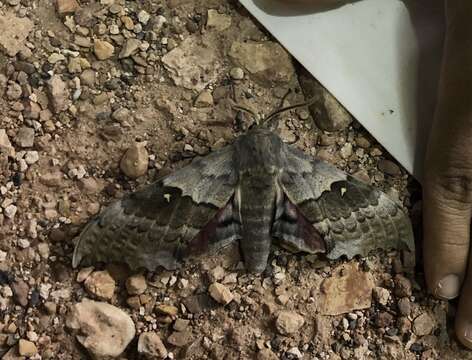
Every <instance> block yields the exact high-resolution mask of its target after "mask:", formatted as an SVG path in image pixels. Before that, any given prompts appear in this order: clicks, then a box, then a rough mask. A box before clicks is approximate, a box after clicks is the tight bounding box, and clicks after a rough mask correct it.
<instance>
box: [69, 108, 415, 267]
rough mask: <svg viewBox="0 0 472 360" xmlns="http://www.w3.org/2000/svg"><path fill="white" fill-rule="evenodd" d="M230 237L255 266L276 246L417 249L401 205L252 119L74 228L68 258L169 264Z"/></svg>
mask: <svg viewBox="0 0 472 360" xmlns="http://www.w3.org/2000/svg"><path fill="white" fill-rule="evenodd" d="M290 108H293V107H290ZM282 110H283V111H284V110H285V109H282ZM280 112H281V111H277V112H275V113H273V114H272V115H270V116H269V117H268V118H266V121H265V123H268V122H269V121H268V120H269V119H270V118H272V117H273V116H274V115H276V114H277V113H280ZM263 124H264V122H263ZM234 242H239V247H240V250H241V253H242V256H243V260H244V264H245V267H246V269H247V270H248V271H249V272H255V273H260V272H262V271H264V269H265V268H266V265H267V261H268V257H269V253H270V249H271V244H272V243H274V244H276V245H278V246H280V247H283V248H285V249H288V250H289V251H292V252H303V253H309V254H317V253H323V254H325V256H326V257H327V258H329V259H336V258H339V257H341V256H343V255H344V256H347V257H348V258H352V257H354V256H356V255H362V256H365V255H367V254H368V253H369V252H370V251H371V250H374V249H377V248H383V249H389V248H405V249H407V250H410V251H413V249H414V241H413V232H412V227H411V223H410V220H409V218H408V217H407V215H406V214H405V212H404V211H403V210H402V207H401V206H400V205H399V204H397V203H396V202H394V201H393V200H391V199H390V198H388V197H387V195H385V194H384V193H382V192H381V191H379V190H377V189H375V188H374V187H372V186H370V185H368V184H365V183H363V182H361V181H359V180H357V179H356V178H354V177H352V176H350V175H348V174H346V173H344V172H342V171H340V170H338V169H337V168H336V167H334V166H332V165H330V164H328V163H326V162H323V161H321V160H319V159H315V158H312V157H309V156H308V155H306V154H305V153H303V152H302V151H300V150H298V149H297V148H295V147H293V146H292V145H289V144H286V143H284V142H283V141H282V140H281V138H280V137H279V136H278V135H277V134H276V133H275V132H274V131H271V130H270V129H268V128H267V127H265V126H260V125H258V126H255V127H253V128H252V129H250V130H248V131H247V132H246V133H244V134H243V135H241V136H239V137H238V138H237V139H236V140H235V141H234V143H233V144H232V145H228V146H226V147H224V148H222V149H220V150H218V151H214V152H211V153H210V154H208V155H207V156H205V157H201V158H196V159H194V161H193V162H192V163H191V164H189V165H187V166H185V167H183V168H181V169H180V170H177V171H175V172H174V173H172V174H170V175H168V176H165V177H163V178H161V179H159V180H157V181H156V182H155V183H153V184H151V185H148V186H147V187H145V188H143V189H142V190H139V191H137V192H134V193H131V194H128V195H126V196H125V197H124V198H122V199H121V200H118V201H116V202H114V203H113V204H112V205H110V206H109V207H108V208H106V209H105V210H103V211H102V212H101V213H100V214H99V215H98V216H97V217H96V218H94V219H93V220H91V221H90V222H89V223H88V225H86V227H85V228H84V230H83V231H82V232H81V234H80V235H79V237H78V242H77V245H76V247H75V250H74V254H73V260H72V261H73V266H74V267H77V266H78V265H79V264H80V263H83V262H86V263H88V264H90V263H94V262H124V263H127V264H128V265H129V266H130V267H131V268H133V269H136V268H141V267H144V268H147V269H149V270H152V271H153V270H155V269H156V268H158V267H159V266H162V267H164V268H166V269H168V270H172V269H175V268H177V267H178V266H179V264H180V262H181V261H182V260H183V259H185V258H188V257H190V256H192V255H195V254H199V253H202V252H204V251H211V250H213V251H214V250H218V249H221V248H223V247H225V246H228V245H229V244H232V243H234Z"/></svg>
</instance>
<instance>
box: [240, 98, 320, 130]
mask: <svg viewBox="0 0 472 360" xmlns="http://www.w3.org/2000/svg"><path fill="white" fill-rule="evenodd" d="M314 102H315V99H314V98H311V99H309V100H308V101H305V102H302V103H298V104H294V105H289V106H285V107H281V108H278V109H276V110H274V111H272V112H271V113H269V115H267V116H261V115H259V114H256V113H255V112H254V111H253V110H251V109H249V108H246V107H244V106H241V105H238V104H233V105H232V106H233V109H235V110H238V111H243V112H245V113H247V114H249V115H251V116H252V118H253V123H252V125H251V126H250V127H249V128H250V129H252V128H254V127H257V128H265V129H269V130H275V129H276V128H277V127H278V121H277V120H278V115H280V114H282V113H284V112H287V111H290V110H293V109H297V108H299V107H303V106H310V105H312V104H313V103H314Z"/></svg>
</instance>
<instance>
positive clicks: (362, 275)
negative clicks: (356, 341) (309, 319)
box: [321, 263, 375, 315]
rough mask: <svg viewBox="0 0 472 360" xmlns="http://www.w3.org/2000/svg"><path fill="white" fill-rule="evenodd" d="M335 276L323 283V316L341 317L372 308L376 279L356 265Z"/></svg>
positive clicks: (342, 270) (344, 266)
mask: <svg viewBox="0 0 472 360" xmlns="http://www.w3.org/2000/svg"><path fill="white" fill-rule="evenodd" d="M336 272H337V273H339V275H334V276H332V277H330V278H327V279H325V280H324V281H323V283H322V285H321V291H322V293H323V298H322V310H321V311H322V314H323V315H339V314H344V313H349V312H352V311H354V310H361V309H367V308H370V306H371V304H372V290H373V289H374V287H375V284H374V279H373V278H372V275H371V274H369V273H368V272H364V271H361V270H359V269H358V267H357V265H356V264H355V263H349V264H346V265H343V266H342V269H338V270H337V271H336Z"/></svg>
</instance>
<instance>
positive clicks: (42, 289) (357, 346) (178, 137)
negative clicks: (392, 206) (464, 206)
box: [0, 0, 472, 360]
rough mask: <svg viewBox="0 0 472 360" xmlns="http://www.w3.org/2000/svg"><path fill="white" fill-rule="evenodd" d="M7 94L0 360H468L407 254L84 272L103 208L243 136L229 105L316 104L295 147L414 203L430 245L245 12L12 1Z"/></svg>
mask: <svg viewBox="0 0 472 360" xmlns="http://www.w3.org/2000/svg"><path fill="white" fill-rule="evenodd" d="M314 56H316V54H315V55H314ZM0 94H1V96H0V111H1V115H0V225H1V227H0V354H1V355H2V356H3V357H2V359H26V358H30V359H87V358H95V359H109V358H118V359H141V358H142V359H164V358H169V359H261V360H262V359H267V360H268V359H313V360H315V359H320V360H321V359H333V360H337V359H422V360H426V359H472V356H471V355H470V354H469V353H468V352H467V351H465V350H463V349H461V347H460V346H459V345H458V344H457V342H456V341H455V340H454V337H453V333H452V326H451V321H452V318H453V315H454V304H447V303H444V302H440V301H437V300H434V299H432V298H431V297H429V296H428V295H427V293H426V292H425V290H424V289H425V286H424V280H423V276H422V273H421V259H417V260H418V264H417V265H416V267H415V264H414V263H415V261H414V260H415V259H412V257H411V256H408V254H402V253H398V252H388V253H386V252H378V253H376V254H372V256H370V257H368V258H364V259H354V260H352V261H349V262H348V261H341V260H340V261H336V262H328V261H326V260H324V259H321V258H317V257H315V256H299V255H293V254H288V253H286V252H284V251H282V250H280V249H274V250H273V252H272V255H271V259H270V266H269V267H268V269H267V270H266V271H265V272H264V273H263V274H261V275H258V276H254V275H248V274H245V272H244V270H243V268H242V263H241V259H240V255H239V252H238V249H235V248H230V249H227V250H225V251H224V252H222V253H220V254H212V255H205V256H200V257H198V258H195V259H192V260H191V261H189V262H188V263H187V264H186V265H185V266H184V267H183V268H182V269H180V270H178V271H175V272H166V271H159V272H156V273H149V272H142V273H131V272H130V271H129V270H128V269H126V268H125V267H123V266H122V265H119V264H112V265H107V266H101V267H99V266H97V267H96V268H83V269H78V270H74V269H72V266H71V255H72V249H73V246H74V236H75V235H76V234H77V232H78V231H80V229H81V227H82V226H83V224H84V223H85V222H86V221H87V220H88V219H90V218H91V217H92V216H93V215H95V214H96V213H97V212H99V211H100V209H101V207H102V206H105V205H106V204H108V203H109V202H111V201H112V200H114V199H116V198H119V197H121V196H122V195H123V194H124V193H127V192H130V191H132V190H134V189H136V188H138V187H140V186H142V185H144V184H147V183H150V182H152V181H154V180H155V179H156V178H157V177H158V176H161V175H163V174H166V173H168V172H170V171H172V170H173V169H176V168H179V167H181V166H183V165H185V164H187V163H188V162H189V161H191V159H192V158H194V157H195V156H199V155H205V154H207V153H208V152H210V151H212V150H214V149H217V148H220V147H222V146H224V145H225V144H228V143H231V141H232V140H233V139H234V138H235V137H237V136H238V135H239V134H241V133H242V132H244V131H245V129H247V127H248V126H249V125H250V124H251V122H252V120H251V119H250V118H249V117H248V116H245V115H243V114H241V113H238V114H237V113H236V112H235V111H234V110H233V109H232V107H231V102H232V101H235V102H237V103H239V104H240V105H242V106H245V107H247V108H250V109H252V110H253V111H254V112H257V113H262V114H268V113H270V112H271V111H272V110H274V109H276V108H278V107H279V106H281V105H289V104H295V103H298V102H301V101H303V100H304V99H305V96H309V97H311V96H313V95H314V96H315V98H316V102H315V103H314V105H313V106H311V107H310V109H308V108H306V107H301V108H299V109H297V110H293V111H291V112H287V113H285V114H283V115H282V116H281V117H280V122H279V127H278V132H279V134H280V135H281V137H282V138H283V139H284V141H286V142H290V143H294V144H295V145H296V146H298V147H299V148H301V149H303V150H304V151H305V152H307V153H309V154H311V155H313V156H318V157H320V158H322V159H324V160H326V161H329V162H331V163H334V164H336V165H337V166H338V167H339V168H342V169H343V170H345V171H347V172H349V173H351V174H354V175H355V176H357V177H358V178H361V179H363V180H365V181H368V182H370V183H372V184H374V185H376V186H378V187H380V188H381V189H382V190H384V191H386V192H387V193H388V194H389V195H390V196H391V197H393V198H396V199H398V200H399V201H401V202H403V203H404V205H405V207H406V208H408V209H410V214H411V216H412V220H413V224H414V226H415V230H416V233H417V234H418V236H419V237H418V238H420V235H421V234H420V231H419V227H420V223H421V212H420V210H419V209H420V207H421V199H420V196H419V187H418V185H417V184H416V183H415V182H414V181H413V180H412V179H411V178H410V177H409V176H408V175H407V174H406V172H405V171H404V170H403V169H402V168H401V167H400V166H399V165H398V164H397V163H396V162H395V161H394V160H393V159H392V158H391V157H390V156H389V155H388V154H387V153H386V152H385V150H384V149H383V148H382V147H381V146H380V145H379V144H378V143H377V142H376V141H375V140H374V139H373V138H372V137H371V136H369V134H368V133H367V132H366V131H365V130H364V129H363V128H362V127H361V126H360V125H359V124H358V123H357V122H356V121H355V120H354V119H352V118H351V116H350V115H349V114H348V113H347V112H346V111H345V110H344V109H343V108H342V107H341V106H340V105H339V104H338V103H337V102H336V100H335V99H334V98H333V97H332V96H331V95H330V94H329V93H328V92H326V91H325V90H324V89H323V88H322V87H321V86H320V85H319V84H318V83H317V82H316V81H315V80H314V79H312V78H310V76H308V75H307V74H306V73H305V72H304V71H303V69H301V68H300V66H299V65H297V64H296V63H295V62H294V61H293V60H292V59H291V57H290V56H289V54H288V53H286V51H285V50H284V49H283V48H282V47H281V46H280V45H279V44H278V43H277V42H275V41H274V40H273V39H272V38H271V37H270V35H269V34H267V33H266V32H265V31H264V30H263V29H262V28H261V27H260V26H259V25H258V24H257V22H255V21H254V20H253V19H252V18H251V17H250V16H249V14H248V13H247V12H245V11H244V9H243V8H242V7H241V6H240V5H238V3H237V2H236V1H230V0H206V1H203V0H194V1H190V0H167V1H157V0H141V1H124V0H100V1H92V0H90V1H87V0H82V1H80V3H79V2H77V1H76V0H57V1H52V0H41V1H39V0H0ZM418 253H420V251H418Z"/></svg>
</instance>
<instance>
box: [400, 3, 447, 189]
mask: <svg viewBox="0 0 472 360" xmlns="http://www.w3.org/2000/svg"><path fill="white" fill-rule="evenodd" d="M404 3H405V6H406V7H407V8H408V10H409V12H410V16H411V21H412V23H413V26H414V28H415V32H416V36H417V39H418V44H419V47H418V51H419V52H418V71H417V76H418V79H417V80H418V81H417V89H416V94H417V96H416V102H417V122H416V138H415V139H413V140H414V141H415V144H416V146H417V148H418V149H426V144H427V142H428V138H429V133H430V128H431V125H432V123H433V118H434V111H435V108H436V102H437V91H438V84H439V75H440V69H441V62H442V51H443V46H444V35H445V12H444V1H442V0H433V1H431V0H429V1H426V0H421V1H418V0H416V1H414V0H404ZM423 160H424V153H422V152H419V151H418V152H416V156H415V159H414V169H416V170H417V174H420V176H419V179H418V180H420V181H421V173H422V170H423Z"/></svg>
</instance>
